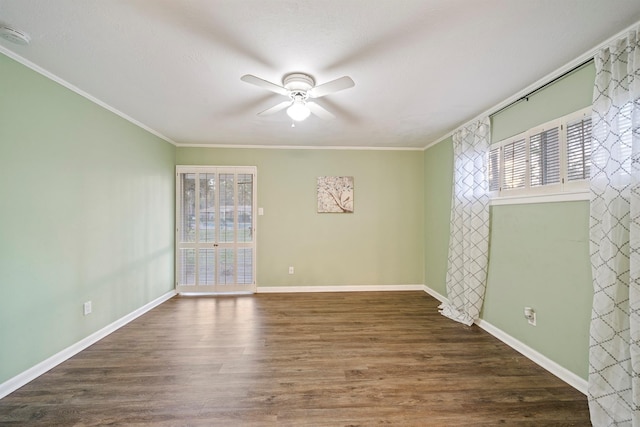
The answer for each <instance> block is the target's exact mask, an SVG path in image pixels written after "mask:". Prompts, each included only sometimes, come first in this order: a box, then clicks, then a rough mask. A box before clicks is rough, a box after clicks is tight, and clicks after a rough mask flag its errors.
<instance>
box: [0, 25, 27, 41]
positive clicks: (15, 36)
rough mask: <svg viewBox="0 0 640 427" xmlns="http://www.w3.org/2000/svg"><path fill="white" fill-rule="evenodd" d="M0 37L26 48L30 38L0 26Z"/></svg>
mask: <svg viewBox="0 0 640 427" xmlns="http://www.w3.org/2000/svg"><path fill="white" fill-rule="evenodd" d="M0 37H2V38H3V39H5V40H7V41H10V42H11V43H14V44H19V45H22V46H26V45H28V44H29V42H30V41H31V37H29V35H28V34H27V33H24V32H22V31H20V30H16V29H15V28H11V27H7V26H6V25H0Z"/></svg>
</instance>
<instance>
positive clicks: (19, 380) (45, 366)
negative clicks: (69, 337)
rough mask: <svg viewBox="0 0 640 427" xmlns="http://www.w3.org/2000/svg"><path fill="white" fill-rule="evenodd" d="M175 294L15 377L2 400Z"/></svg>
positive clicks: (0, 388)
mask: <svg viewBox="0 0 640 427" xmlns="http://www.w3.org/2000/svg"><path fill="white" fill-rule="evenodd" d="M175 294H176V292H175V291H170V292H167V293H166V294H164V295H162V296H160V297H159V298H156V299H155V300H153V301H151V302H149V303H147V304H145V305H143V306H142V307H140V308H138V309H137V310H134V311H132V312H131V313H129V314H127V315H126V316H124V317H122V318H120V319H118V320H116V321H115V322H113V323H111V324H109V325H107V326H105V327H104V328H102V329H100V330H99V331H96V332H94V333H93V334H91V335H89V336H88V337H86V338H83V339H82V340H80V341H78V342H77V343H75V344H72V345H70V346H69V347H67V348H65V349H64V350H62V351H60V352H58V353H56V354H54V355H53V356H51V357H49V358H48V359H46V360H43V361H42V362H40V363H38V364H37V365H35V366H33V367H31V368H29V369H27V370H26V371H24V372H22V373H20V374H18V375H16V376H15V377H13V378H10V379H8V380H7V381H5V382H3V383H2V384H0V399H2V398H3V397H5V396H6V395H8V394H10V393H13V392H14V391H16V390H17V389H19V388H20V387H22V386H24V385H25V384H27V383H29V382H31V381H33V380H34V379H36V378H37V377H39V376H40V375H42V374H44V373H45V372H47V371H49V370H51V369H52V368H54V367H56V366H58V365H59V364H60V363H62V362H64V361H65V360H67V359H69V358H70V357H72V356H75V355H76V354H78V353H80V352H81V351H82V350H84V349H85V348H87V347H89V346H90V345H92V344H95V343H96V342H98V341H100V340H101V339H102V338H104V337H106V336H107V335H109V334H111V333H112V332H114V331H116V330H117V329H119V328H121V327H123V326H124V325H126V324H127V323H129V322H131V321H132V320H134V319H136V318H137V317H140V316H142V315H143V314H144V313H146V312H147V311H149V310H151V309H152V308H154V307H157V306H159V305H160V304H162V303H163V302H165V301H167V300H168V299H170V298H172V297H173V296H175Z"/></svg>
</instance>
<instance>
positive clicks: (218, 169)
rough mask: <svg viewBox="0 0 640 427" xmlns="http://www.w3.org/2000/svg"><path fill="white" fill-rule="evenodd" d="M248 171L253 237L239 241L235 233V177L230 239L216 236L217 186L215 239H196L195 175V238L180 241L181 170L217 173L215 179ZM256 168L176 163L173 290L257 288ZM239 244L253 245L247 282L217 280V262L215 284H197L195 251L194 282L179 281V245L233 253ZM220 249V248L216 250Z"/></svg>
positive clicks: (184, 172) (201, 290) (197, 221)
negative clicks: (224, 239) (251, 185)
mask: <svg viewBox="0 0 640 427" xmlns="http://www.w3.org/2000/svg"><path fill="white" fill-rule="evenodd" d="M225 173H226V174H228V173H233V174H236V175H237V174H251V175H252V176H253V188H252V199H253V200H252V204H253V208H252V215H251V228H252V230H251V231H252V241H251V242H238V241H237V240H238V239H237V233H238V209H237V205H238V197H237V195H238V187H237V181H235V180H234V205H235V209H234V236H235V237H234V239H233V242H220V241H218V240H220V239H219V236H218V234H217V233H218V229H219V227H218V221H220V210H219V200H220V197H219V190H220V189H219V188H217V189H216V193H215V194H216V196H215V208H216V215H215V218H216V219H215V229H216V239H215V241H214V242H206V243H205V242H199V236H200V214H199V213H200V203H199V194H200V193H199V186H200V180H199V179H197V178H196V180H195V191H196V194H197V195H198V196H197V197H198V199H197V201H196V203H195V224H196V231H195V235H196V241H195V242H182V241H181V234H182V233H181V231H182V230H181V226H182V221H181V220H182V194H181V177H180V176H181V175H182V174H216V179H217V180H218V179H219V178H218V177H219V174H225ZM257 178H258V174H257V168H256V167H255V166H182V165H179V166H176V200H175V203H176V216H175V218H176V227H175V232H176V234H175V287H176V291H177V292H179V293H207V294H217V293H230V292H233V293H238V292H255V291H256V264H257V263H256V247H257V229H256V223H257V219H256V216H257V210H258V209H257V207H256V206H257V187H258V184H257ZM238 248H250V249H252V251H251V252H252V263H251V268H252V273H251V274H252V276H251V277H252V278H253V280H252V283H250V284H244V283H242V284H239V283H232V284H218V283H217V281H218V272H217V263H216V267H215V269H216V270H215V271H214V278H215V279H214V284H200V283H199V279H198V275H199V271H200V270H199V262H200V257H199V256H198V255H195V260H194V262H195V273H194V274H195V278H194V280H195V282H194V284H188V285H187V284H181V283H180V277H179V275H180V273H181V268H182V266H181V264H180V263H181V257H180V250H181V249H195V251H196V254H198V253H199V252H198V251H199V250H200V249H215V250H218V251H220V250H223V249H232V250H233V251H234V254H237V253H238V251H237V249H238ZM218 253H220V252H218ZM236 262H237V256H234V265H235V263H236ZM233 277H234V278H236V282H237V268H234V274H233Z"/></svg>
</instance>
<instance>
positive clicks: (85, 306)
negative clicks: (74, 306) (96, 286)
mask: <svg viewBox="0 0 640 427" xmlns="http://www.w3.org/2000/svg"><path fill="white" fill-rule="evenodd" d="M82 308H83V310H84V315H85V316H86V315H87V314H91V301H87V302H85V303H84V304H82Z"/></svg>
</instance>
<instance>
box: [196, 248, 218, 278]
mask: <svg viewBox="0 0 640 427" xmlns="http://www.w3.org/2000/svg"><path fill="white" fill-rule="evenodd" d="M215 269H216V251H215V249H200V251H199V258H198V284H200V285H215V283H216V282H215V278H216V276H215Z"/></svg>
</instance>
